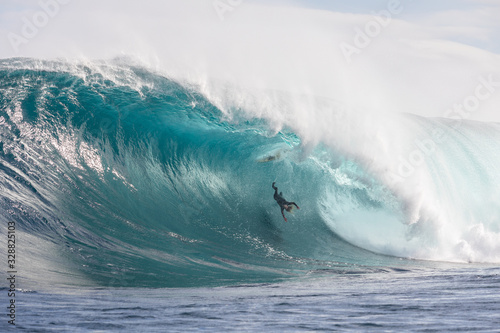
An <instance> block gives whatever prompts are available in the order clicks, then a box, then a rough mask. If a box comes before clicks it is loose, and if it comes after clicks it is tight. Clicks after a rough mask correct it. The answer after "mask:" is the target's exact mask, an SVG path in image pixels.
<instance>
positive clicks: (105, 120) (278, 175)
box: [0, 58, 500, 332]
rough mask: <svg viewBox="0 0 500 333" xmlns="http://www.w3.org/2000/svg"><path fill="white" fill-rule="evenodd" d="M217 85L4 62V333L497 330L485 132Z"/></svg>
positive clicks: (493, 143)
mask: <svg viewBox="0 0 500 333" xmlns="http://www.w3.org/2000/svg"><path fill="white" fill-rule="evenodd" d="M217 92H218V93H215V92H214V90H211V91H210V92H209V91H208V90H206V89H205V88H204V87H201V86H197V85H194V84H190V83H187V82H183V81H179V80H174V79H172V78H169V77H168V76H166V75H164V74H162V73H158V72H155V71H153V70H151V69H148V68H145V67H144V66H140V65H137V64H134V63H131V62H129V61H127V60H126V59H116V60H114V61H93V62H69V61H62V60H60V61H42V60H37V59H27V58H12V59H3V60H0V128H1V130H0V139H1V141H0V224H1V225H0V230H1V235H2V236H1V238H2V242H1V244H2V245H1V255H2V258H4V259H2V260H3V262H2V270H1V273H0V277H1V279H2V281H4V283H6V282H5V281H8V280H7V279H8V278H9V277H10V276H11V274H14V273H9V272H10V271H15V275H16V278H15V289H14V290H15V291H16V292H15V297H12V296H9V293H10V292H9V286H8V284H7V283H6V284H5V286H3V285H2V290H1V293H2V295H1V298H0V300H1V302H2V305H1V306H2V307H3V308H4V309H6V308H7V307H8V305H9V302H10V301H11V300H12V299H13V298H15V302H16V317H15V323H16V325H15V327H16V328H18V329H23V330H25V331H28V332H45V331H63V332H65V331H76V332H79V331H82V332H84V331H96V332H101V331H104V332H105V331H120V332H123V331H137V332H140V331H143V332H153V331H169V332H185V331H276V332H282V331H316V330H324V331H335V330H339V331H351V330H352V331H361V332H363V331H367V332H371V331H394V332H401V331H415V332H437V331H439V332H442V331H449V332H459V331H464V332H471V331H477V332H495V331H500V328H499V327H500V305H499V303H500V293H499V288H500V268H499V267H498V263H499V262H500V201H499V200H498V195H497V194H499V193H498V192H499V189H500V175H499V173H498V165H499V164H500V154H499V151H500V149H499V147H500V146H499V144H498V143H499V142H500V126H499V125H498V124H495V123H479V122H472V121H470V122H468V121H466V120H460V121H459V122H457V121H456V120H455V121H451V120H446V119H441V118H424V117H419V116H416V115H411V114H402V115H399V116H397V117H393V118H390V121H389V120H388V122H387V123H388V124H394V122H397V125H398V126H397V130H393V127H391V126H388V125H387V126H386V125H384V126H381V127H377V124H375V123H373V122H371V120H370V119H366V118H363V121H361V122H360V119H361V118H360V117H350V116H349V114H350V113H349V112H346V110H345V109H344V108H342V107H341V106H339V103H338V101H331V100H328V99H322V98H319V97H318V98H317V99H315V100H314V101H312V102H311V101H310V100H309V99H306V100H307V101H308V102H311V103H308V104H307V105H310V106H314V110H305V111H304V114H306V115H313V116H314V115H320V116H318V117H317V119H315V122H313V121H309V119H306V118H301V117H295V118H293V119H291V120H290V119H288V120H287V121H284V122H282V123H279V124H278V122H279V119H280V118H279V117H273V115H279V114H281V113H280V112H282V111H280V110H278V109H276V110H275V111H273V110H274V108H276V105H279V107H284V106H290V107H291V105H292V104H293V105H297V103H298V104H300V107H301V108H303V107H304V106H305V105H306V104H304V103H303V101H304V99H303V97H302V96H293V95H289V94H286V93H284V92H272V93H271V94H268V95H267V96H273V98H274V99H269V100H267V101H264V102H263V103H264V104H266V105H267V109H265V112H264V111H262V112H260V111H259V112H260V113H259V112H257V111H256V110H255V108H254V106H255V104H254V103H253V102H249V100H252V98H250V97H248V96H250V95H251V96H256V95H255V94H253V93H248V95H245V93H242V92H241V90H238V95H237V96H236V95H235V94H234V93H233V94H229V93H228V90H227V87H224V88H221V89H219V90H217ZM266 94H267V92H266ZM257 95H258V94H257ZM235 96H236V97H235ZM259 96H260V95H259ZM298 101H299V102H298ZM277 102H280V103H277ZM281 102H282V103H281ZM259 105H261V106H262V105H263V104H259ZM279 107H278V108H279ZM273 112H275V113H273ZM327 114H328V115H329V116H326V115H327ZM351 115H352V114H351ZM296 116H297V115H296ZM313 116H311V117H313ZM314 124H321V126H319V125H318V127H314ZM358 125H359V126H358ZM363 126H368V127H363ZM311 128H312V130H311ZM363 128H364V129H368V128H375V129H376V130H375V131H373V132H366V131H364V132H363V131H361V130H360V129H363ZM306 129H309V130H310V131H309V132H308V131H306ZM342 129H344V131H345V132H342ZM347 132H349V133H350V134H349V135H347V134H346V133H347ZM361 132H363V133H365V134H363V135H364V136H363V135H360V133H361ZM311 133H313V134H314V135H310V134H311ZM401 133H404V135H402V134H401ZM344 134H346V135H344ZM342 138H344V139H342ZM395 138H397V139H395ZM400 139H401V141H399V140H400ZM343 140H345V141H343ZM404 140H406V141H404ZM405 142H406V143H407V142H410V143H411V144H409V145H407V144H405ZM375 147H378V148H377V149H375ZM380 147H382V148H384V149H380ZM272 182H276V184H277V186H278V188H279V191H282V192H283V195H284V197H285V198H286V199H288V200H290V201H295V202H296V203H297V204H298V205H299V206H300V208H301V209H300V210H296V211H295V212H294V214H288V213H286V214H287V218H288V222H287V223H286V222H284V221H283V218H282V216H281V214H280V210H279V207H278V206H277V205H276V202H275V201H274V200H273V193H274V191H273V189H272V188H271V184H272ZM14 225H15V227H14ZM9 232H11V234H12V233H15V240H16V241H15V255H16V257H15V263H14V264H13V265H14V266H12V267H10V268H9V267H8V266H7V252H8V249H11V247H8V242H7V240H8V235H9ZM9 244H10V243H9ZM9 253H11V252H9ZM3 312H4V313H5V314H6V315H5V316H3V319H2V320H1V322H0V329H1V330H2V331H3V330H5V329H7V328H13V325H11V324H9V323H8V320H9V319H8V318H9V317H8V316H7V314H8V312H7V311H6V310H4V311H3Z"/></svg>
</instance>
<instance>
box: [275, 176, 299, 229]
mask: <svg viewBox="0 0 500 333" xmlns="http://www.w3.org/2000/svg"><path fill="white" fill-rule="evenodd" d="M275 183H276V182H273V185H272V186H273V189H274V200H276V202H277V203H278V205H280V207H281V215H283V218H284V219H285V222H288V221H287V219H286V217H285V213H284V212H283V210H286V211H287V212H291V211H292V208H293V207H292V205H293V206H295V207H297V209H300V208H299V206H297V204H296V203H295V202H289V201H286V200H285V198H283V192H280V193H279V194H278V188H277V187H276V186H274V184H275Z"/></svg>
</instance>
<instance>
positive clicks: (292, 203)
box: [289, 202, 300, 209]
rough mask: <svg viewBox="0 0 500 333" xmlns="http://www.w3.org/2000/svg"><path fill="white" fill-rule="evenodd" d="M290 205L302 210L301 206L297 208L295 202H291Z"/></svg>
mask: <svg viewBox="0 0 500 333" xmlns="http://www.w3.org/2000/svg"><path fill="white" fill-rule="evenodd" d="M289 204H290V205H294V206H295V207H297V209H300V208H299V206H297V204H296V203H295V202H290V203H289Z"/></svg>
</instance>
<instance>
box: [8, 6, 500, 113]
mask: <svg viewBox="0 0 500 333" xmlns="http://www.w3.org/2000/svg"><path fill="white" fill-rule="evenodd" d="M391 8H392V9H394V8H396V9H397V10H396V11H393V12H392V14H391V13H390V17H389V18H387V17H384V15H385V14H384V13H388V11H389V10H390V9H391ZM392 9H391V10H392ZM499 17H500V0H441V1H431V0H419V1H417V0H413V1H412V0H400V1H397V0H370V1H368V0H363V1H362V0H358V1H331V0H314V1H305V0H294V1H284V0H266V1H264V0H241V1H236V0H231V1H230V0H213V1H212V0H210V1H207V0H183V1H155V0H151V1H124V0H122V1H118V0H106V1H104V0H101V1H98V0H40V1H38V0H2V1H1V2H0V58H9V57H33V58H65V59H72V58H78V59H86V60H91V59H112V58H115V57H117V56H118V57H124V56H125V57H132V58H134V59H138V60H139V61H140V62H142V63H143V64H145V65H146V66H148V67H152V68H155V69H160V70H161V71H163V72H165V73H167V74H168V75H169V76H171V77H180V78H183V79H187V80H190V81H195V82H197V83H198V84H202V85H203V84H204V82H205V81H206V80H208V79H214V78H216V79H218V80H222V81H227V82H232V83H237V84H239V85H245V86H253V87H258V88H259V89H280V90H285V91H291V92H299V93H301V94H312V95H317V96H325V97H329V98H332V99H335V100H340V101H344V102H345V101H346V100H347V101H349V102H350V103H354V102H356V103H360V104H362V105H361V106H362V107H369V108H371V109H374V110H376V109H383V110H404V111H405V112H410V113H416V114H420V115H424V116H444V115H445V114H446V110H447V108H449V107H450V106H453V104H454V103H457V102H461V101H463V100H464V99H465V98H466V97H467V96H468V95H470V94H471V93H473V92H474V89H476V87H477V86H478V84H480V82H481V81H480V79H481V78H487V77H488V76H491V75H493V76H494V80H498V81H500V55H499V53H500V38H499V37H500V20H499V19H498V18H499ZM370 29H371V30H370ZM367 33H368V34H371V36H370V37H368V36H367ZM497 77H498V78H497ZM495 82H496V81H495ZM498 92H500V89H498ZM498 105H500V93H498V94H497V93H495V94H494V96H492V98H490V99H488V100H487V101H485V102H484V103H482V104H481V110H480V111H478V112H476V113H474V114H473V115H471V116H470V117H471V119H476V120H485V119H487V120H495V121H500V112H498V109H499V107H498Z"/></svg>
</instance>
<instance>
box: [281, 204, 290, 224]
mask: <svg viewBox="0 0 500 333" xmlns="http://www.w3.org/2000/svg"><path fill="white" fill-rule="evenodd" d="M283 209H284V208H283V207H281V215H283V218H284V219H285V222H288V221H287V220H286V217H285V213H284V212H283Z"/></svg>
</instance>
